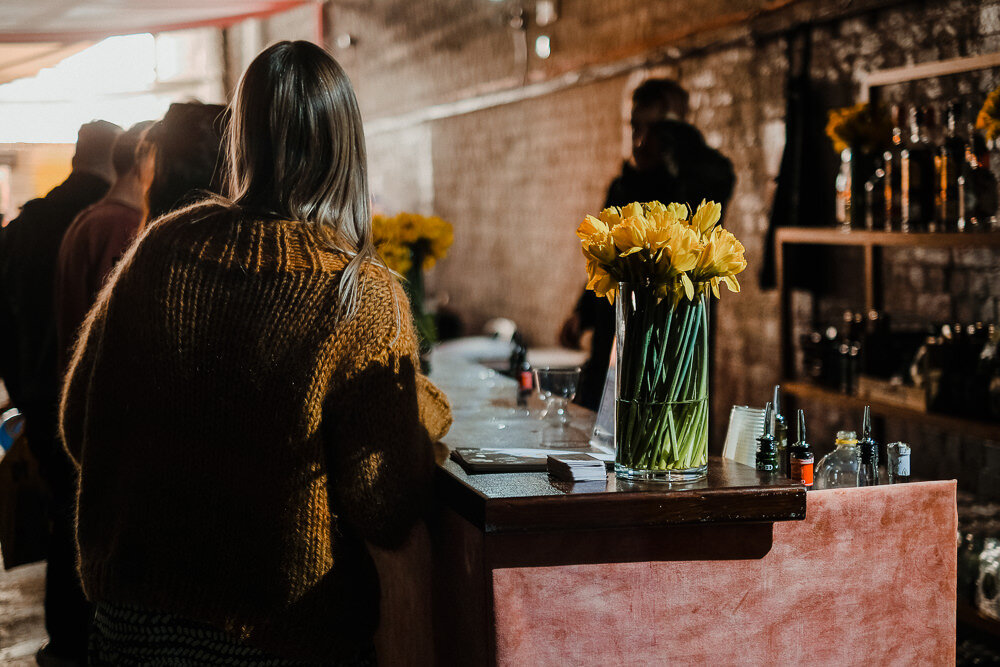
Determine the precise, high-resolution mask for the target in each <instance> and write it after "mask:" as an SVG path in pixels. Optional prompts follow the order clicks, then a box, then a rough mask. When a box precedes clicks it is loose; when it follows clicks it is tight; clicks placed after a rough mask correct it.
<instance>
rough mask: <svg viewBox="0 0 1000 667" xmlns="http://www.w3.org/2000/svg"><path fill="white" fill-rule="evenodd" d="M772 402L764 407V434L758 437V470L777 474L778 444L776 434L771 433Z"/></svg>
mask: <svg viewBox="0 0 1000 667" xmlns="http://www.w3.org/2000/svg"><path fill="white" fill-rule="evenodd" d="M772 415H773V413H772V407H771V403H770V402H768V404H767V407H765V408H764V434H763V435H761V436H760V437H759V438H757V457H756V463H757V470H758V471H759V472H766V473H769V474H777V473H778V472H779V471H778V445H777V441H776V440H775V439H774V436H773V435H771V417H772Z"/></svg>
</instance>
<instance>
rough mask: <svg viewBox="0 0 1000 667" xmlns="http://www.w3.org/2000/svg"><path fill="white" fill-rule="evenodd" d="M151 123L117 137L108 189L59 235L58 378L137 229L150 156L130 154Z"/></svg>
mask: <svg viewBox="0 0 1000 667" xmlns="http://www.w3.org/2000/svg"><path fill="white" fill-rule="evenodd" d="M152 124H153V121H144V122H142V123H137V124H135V125H133V126H132V127H130V128H129V129H128V131H127V132H125V133H124V134H122V135H121V136H119V137H118V139H117V140H116V141H115V145H114V149H113V153H112V161H113V164H114V168H115V182H114V185H112V186H111V189H110V190H109V191H108V194H107V195H105V196H104V197H103V198H102V199H101V200H100V201H98V202H97V203H96V204H94V205H93V206H90V207H88V208H86V209H84V211H83V212H82V213H80V215H78V216H77V217H76V219H75V220H74V221H73V224H72V225H70V227H69V229H67V230H66V233H65V234H64V235H63V239H62V244H61V245H60V246H59V260H58V263H57V266H56V282H55V313H56V332H57V336H56V338H57V340H58V343H59V371H60V375H61V374H62V373H63V372H64V371H65V370H66V365H67V362H68V361H69V352H70V349H71V348H72V346H73V341H74V338H75V336H76V331H77V329H79V328H80V325H81V324H82V323H83V318H85V317H86V316H87V311H89V310H90V307H91V306H92V305H93V304H94V300H95V299H96V298H97V293H98V292H99V291H100V289H101V286H103V285H104V282H105V280H106V279H107V277H108V274H110V273H111V269H112V268H113V267H114V265H115V264H116V263H117V262H118V260H119V259H120V258H121V256H122V255H124V254H125V250H126V249H127V248H128V246H129V244H130V243H131V242H132V239H134V238H135V236H136V234H138V232H139V227H140V226H141V225H142V220H143V216H144V215H145V208H146V204H145V202H146V190H147V189H148V187H149V179H150V177H151V176H152V173H151V172H152V157H153V156H152V154H151V151H150V152H149V153H147V154H144V155H143V156H142V159H140V160H137V159H136V149H137V148H138V147H139V142H140V140H141V139H142V136H143V134H145V132H146V130H148V129H149V127H150V126H151V125H152Z"/></svg>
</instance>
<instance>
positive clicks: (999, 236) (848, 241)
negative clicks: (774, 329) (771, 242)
mask: <svg viewBox="0 0 1000 667" xmlns="http://www.w3.org/2000/svg"><path fill="white" fill-rule="evenodd" d="M775 245H776V251H777V252H776V258H777V278H778V286H779V289H780V296H781V303H780V312H779V315H780V318H781V324H780V336H781V338H780V341H781V376H782V378H784V381H783V382H782V388H783V389H784V390H785V391H786V392H787V393H788V394H790V395H792V396H795V397H798V398H804V399H810V400H819V401H823V402H825V403H829V404H836V405H839V406H842V407H845V408H848V409H862V408H863V407H864V406H865V405H870V406H871V408H872V411H873V412H874V413H875V414H878V415H881V416H883V417H889V418H897V419H906V420H910V421H918V422H920V423H924V424H927V425H929V426H936V427H938V428H942V429H954V430H957V431H959V432H961V433H965V434H967V435H969V436H972V437H977V438H983V439H987V440H1000V424H997V423H993V422H986V421H978V420H973V419H965V418H962V417H953V416H950V415H943V414H937V413H933V412H921V411H919V410H913V409H910V408H905V407H901V406H898V405H894V404H891V403H879V402H873V401H871V400H868V399H862V398H858V397H856V396H851V395H847V394H841V393H838V392H835V391H832V390H830V389H826V388H825V387H819V386H816V385H813V384H811V383H809V382H801V381H796V380H793V379H790V378H791V377H792V369H793V365H794V364H793V359H794V346H793V341H792V337H791V330H792V322H791V293H790V292H791V291H790V290H789V288H788V284H787V276H786V275H785V266H786V262H785V253H786V252H787V249H788V247H789V246H795V245H813V246H817V245H818V246H842V247H855V248H860V249H861V250H862V251H863V252H864V271H865V280H864V284H865V295H864V303H865V310H866V311H867V310H873V309H880V307H881V303H880V301H881V290H880V285H879V284H878V280H877V276H878V268H877V267H878V264H879V263H880V261H881V250H882V248H904V247H910V248H918V247H919V248H1000V232H985V233H971V232H970V233H961V234H960V233H944V232H942V233H933V234H930V233H919V234H918V233H912V234H911V233H908V234H904V233H902V232H876V231H849V232H845V231H841V230H840V229H836V228H829V227H827V228H822V227H785V228H782V229H779V230H777V233H776V234H775Z"/></svg>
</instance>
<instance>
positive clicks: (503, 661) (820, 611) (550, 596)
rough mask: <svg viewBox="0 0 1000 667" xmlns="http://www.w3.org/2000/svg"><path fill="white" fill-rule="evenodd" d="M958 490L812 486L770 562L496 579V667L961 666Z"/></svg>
mask: <svg viewBox="0 0 1000 667" xmlns="http://www.w3.org/2000/svg"><path fill="white" fill-rule="evenodd" d="M956 525H957V515H956V503H955V482H954V481H943V482H921V483H913V484H901V485H894V486H879V487H871V488H859V489H842V490H832V491H815V492H810V493H809V495H808V499H807V512H806V519H805V521H784V522H779V523H775V524H774V528H773V543H772V546H771V549H770V551H769V552H768V553H767V554H766V555H765V556H764V557H763V558H760V559H754V560H727V561H669V562H643V563H612V564H595V565H590V564H588V565H565V566H556V567H518V568H506V569H497V570H494V571H493V590H494V612H495V627H496V650H497V664H498V665H511V666H514V665H517V666H521V665H539V666H541V665H553V666H556V665H558V666H560V667H561V666H563V665H581V666H582V665H666V664H671V665H795V664H806V663H808V664H811V665H914V664H920V665H954V664H955V578H956V548H955V534H956Z"/></svg>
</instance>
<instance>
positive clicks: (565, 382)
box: [535, 366, 580, 428]
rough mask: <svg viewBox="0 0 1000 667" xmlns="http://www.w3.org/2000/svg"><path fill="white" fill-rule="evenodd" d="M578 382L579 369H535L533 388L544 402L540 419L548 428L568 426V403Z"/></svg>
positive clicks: (573, 395)
mask: <svg viewBox="0 0 1000 667" xmlns="http://www.w3.org/2000/svg"><path fill="white" fill-rule="evenodd" d="M579 381H580V368H579V367H578V366H574V367H571V368H549V367H545V368H536V369H535V386H536V387H538V395H539V397H541V399H542V400H543V401H545V412H543V413H542V419H543V420H545V421H546V422H548V424H549V425H550V426H558V427H559V428H565V427H567V426H569V422H570V415H569V409H568V408H569V402H570V401H572V400H573V398H574V397H575V396H576V386H577V384H578V383H579Z"/></svg>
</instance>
